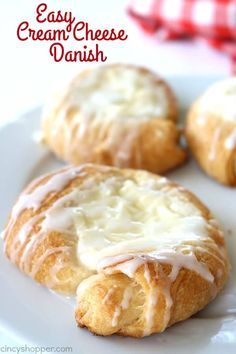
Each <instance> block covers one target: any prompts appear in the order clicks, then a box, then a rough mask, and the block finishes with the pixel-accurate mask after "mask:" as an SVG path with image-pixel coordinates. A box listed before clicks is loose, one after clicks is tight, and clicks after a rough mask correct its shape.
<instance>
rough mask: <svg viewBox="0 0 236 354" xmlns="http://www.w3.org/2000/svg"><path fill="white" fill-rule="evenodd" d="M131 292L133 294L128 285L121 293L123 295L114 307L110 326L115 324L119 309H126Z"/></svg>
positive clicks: (119, 312) (119, 313)
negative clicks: (118, 303)
mask: <svg viewBox="0 0 236 354" xmlns="http://www.w3.org/2000/svg"><path fill="white" fill-rule="evenodd" d="M132 294H133V289H132V287H131V286H128V287H127V288H126V289H125V291H124V293H123V297H122V300H121V303H120V305H119V306H116V307H115V311H114V315H113V318H112V322H111V324H112V327H116V326H117V324H118V320H119V317H120V315H121V311H122V310H126V309H127V308H128V307H129V303H130V299H131V297H132Z"/></svg>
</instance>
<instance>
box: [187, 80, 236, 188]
mask: <svg viewBox="0 0 236 354" xmlns="http://www.w3.org/2000/svg"><path fill="white" fill-rule="evenodd" d="M186 137H187V140H188V144H189V146H190V148H191V151H192V153H193V155H194V157H195V158H196V159H197V161H198V163H199V165H200V166H201V167H202V169H203V170H204V171H205V172H206V173H207V174H208V175H209V176H211V177H213V178H215V179H216V180H217V181H219V182H221V183H224V184H226V185H230V186H236V77H232V78H228V79H225V80H223V81H219V82H216V83H215V84H214V85H212V86H211V87H210V88H208V90H207V91H206V92H205V93H204V94H203V95H202V96H201V97H200V98H199V99H197V100H196V102H195V103H194V104H193V105H192V107H191V108H190V111H189V113H188V116H187V124H186Z"/></svg>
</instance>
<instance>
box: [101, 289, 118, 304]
mask: <svg viewBox="0 0 236 354" xmlns="http://www.w3.org/2000/svg"><path fill="white" fill-rule="evenodd" d="M114 291H115V288H114V286H112V287H111V288H110V289H108V291H107V293H106V295H105V296H104V298H103V300H102V304H103V305H104V304H106V303H107V302H108V301H109V299H110V297H111V295H112V294H113V293H114Z"/></svg>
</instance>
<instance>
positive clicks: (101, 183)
mask: <svg viewBox="0 0 236 354" xmlns="http://www.w3.org/2000/svg"><path fill="white" fill-rule="evenodd" d="M4 240H5V242H4V244H5V253H6V255H7V257H8V258H9V259H10V260H11V262H13V263H15V264H16V265H17V266H18V267H19V268H20V269H21V270H22V271H23V272H25V273H26V274H28V275H29V276H31V277H32V278H33V279H35V280H36V281H38V282H40V283H42V284H44V285H46V286H47V287H48V288H51V289H54V290H56V291H59V292H63V293H67V294H68V293H69V294H73V293H75V292H76V291H77V306H76V312H75V313H76V321H77V324H78V325H79V326H81V327H84V326H85V327H87V328H88V329H89V330H90V331H92V332H94V333H96V334H100V335H111V334H113V333H118V334H121V335H124V336H134V337H142V336H148V335H150V334H152V333H156V332H162V331H164V330H165V329H166V328H167V327H168V326H171V325H172V324H174V323H176V322H178V321H182V320H184V319H187V318H188V317H190V316H191V315H193V314H194V313H195V312H197V311H199V310H200V309H202V308H203V307H204V306H205V305H206V304H207V303H208V302H210V301H211V300H212V299H213V298H214V297H215V296H216V294H217V293H218V292H219V291H220V289H221V288H222V287H223V285H224V283H225V282H226V279H227V276H228V272H229V263H228V256H227V253H226V248H225V241H224V237H223V233H222V231H221V229H220V227H219V225H218V223H217V222H216V220H215V219H214V218H213V217H212V215H211V213H210V211H209V210H208V209H207V208H206V207H205V206H204V205H203V204H202V203H201V202H200V201H199V200H198V199H197V198H196V197H195V196H194V195H193V194H191V193H190V192H188V191H187V190H185V189H184V188H182V187H180V186H178V185H176V184H174V183H172V182H170V181H168V180H167V179H166V178H164V177H160V176H157V175H153V174H151V173H148V172H145V171H141V170H131V169H118V168H114V167H107V166H102V165H93V164H87V165H82V166H80V167H66V168H64V169H61V170H59V171H56V172H54V173H51V174H48V175H45V176H42V177H40V178H39V179H37V180H36V181H34V182H32V183H31V184H30V185H29V186H28V187H27V188H26V190H25V191H24V192H23V193H22V194H21V196H20V197H19V199H18V200H17V202H16V204H15V206H14V207H13V209H12V213H11V216H10V218H9V221H8V224H7V226H6V228H5V231H4Z"/></svg>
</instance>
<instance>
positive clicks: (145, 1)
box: [128, 0, 236, 73]
mask: <svg viewBox="0 0 236 354" xmlns="http://www.w3.org/2000/svg"><path fill="white" fill-rule="evenodd" d="M128 12H129V14H130V15H131V16H132V17H133V18H134V19H135V20H136V21H137V22H138V24H139V25H140V26H141V27H142V29H143V30H144V31H146V32H148V33H149V34H156V35H157V37H158V38H159V39H161V40H168V39H172V40H174V39H180V38H188V37H199V38H203V39H204V40H206V41H207V42H208V43H209V44H210V45H211V46H212V47H214V48H216V49H218V50H221V51H223V52H226V53H227V54H229V55H230V57H231V60H232V64H233V71H234V73H236V0H133V1H131V3H130V6H129V8H128Z"/></svg>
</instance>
